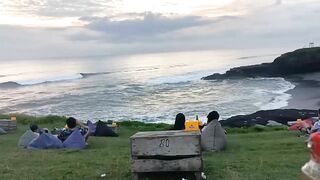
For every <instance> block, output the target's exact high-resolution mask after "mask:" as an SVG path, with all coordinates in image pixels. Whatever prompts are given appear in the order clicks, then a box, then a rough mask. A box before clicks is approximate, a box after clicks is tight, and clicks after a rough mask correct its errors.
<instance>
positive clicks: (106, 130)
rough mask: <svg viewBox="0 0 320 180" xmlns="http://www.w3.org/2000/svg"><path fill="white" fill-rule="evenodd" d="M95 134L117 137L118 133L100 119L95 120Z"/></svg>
mask: <svg viewBox="0 0 320 180" xmlns="http://www.w3.org/2000/svg"><path fill="white" fill-rule="evenodd" d="M94 135H95V136H111V137H117V136H118V134H116V133H115V132H114V131H113V130H112V129H111V128H110V127H108V125H107V124H106V123H104V122H102V121H98V122H97V129H96V132H95V133H94Z"/></svg>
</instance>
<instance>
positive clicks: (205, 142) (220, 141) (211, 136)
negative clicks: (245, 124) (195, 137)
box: [201, 111, 227, 151]
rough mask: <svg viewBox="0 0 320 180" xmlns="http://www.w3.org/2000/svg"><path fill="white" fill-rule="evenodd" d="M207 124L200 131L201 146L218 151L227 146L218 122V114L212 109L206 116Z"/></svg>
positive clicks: (223, 132) (206, 149)
mask: <svg viewBox="0 0 320 180" xmlns="http://www.w3.org/2000/svg"><path fill="white" fill-rule="evenodd" d="M207 118H208V124H207V125H206V127H205V128H203V130H202V133H201V146H202V149H203V150H205V151H219V150H223V149H225V148H226V146H227V137H226V134H225V131H224V129H223V128H222V126H221V124H220V123H219V121H218V119H219V114H218V112H216V111H212V112H210V113H209V115H208V116H207Z"/></svg>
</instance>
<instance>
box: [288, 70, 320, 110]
mask: <svg viewBox="0 0 320 180" xmlns="http://www.w3.org/2000/svg"><path fill="white" fill-rule="evenodd" d="M286 80H287V81H290V82H291V83H293V84H294V85H295V86H296V87H295V88H294V89H292V90H289V91H287V93H288V94H291V96H292V97H291V99H290V100H289V102H288V106H286V107H283V108H282V109H291V108H294V109H314V110H317V109H319V108H320V73H312V74H305V75H295V76H291V77H287V78H286Z"/></svg>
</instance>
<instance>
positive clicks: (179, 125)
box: [171, 113, 186, 130]
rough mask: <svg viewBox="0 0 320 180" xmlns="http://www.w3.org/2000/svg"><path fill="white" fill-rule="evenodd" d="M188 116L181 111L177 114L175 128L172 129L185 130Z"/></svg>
mask: <svg viewBox="0 0 320 180" xmlns="http://www.w3.org/2000/svg"><path fill="white" fill-rule="evenodd" d="M185 121H186V117H185V116H184V114H182V113H179V114H177V115H176V120H175V122H174V125H173V128H172V129H171V130H184V129H185Z"/></svg>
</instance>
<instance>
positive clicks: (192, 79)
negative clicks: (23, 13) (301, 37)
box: [0, 51, 294, 123]
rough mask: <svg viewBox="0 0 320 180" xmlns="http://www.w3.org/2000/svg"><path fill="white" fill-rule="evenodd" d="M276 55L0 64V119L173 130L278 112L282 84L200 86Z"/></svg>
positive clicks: (283, 101) (285, 85)
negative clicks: (128, 123)
mask: <svg viewBox="0 0 320 180" xmlns="http://www.w3.org/2000/svg"><path fill="white" fill-rule="evenodd" d="M278 55H280V54H279V53H273V52H268V53H266V52H264V51H263V52H258V51H250V52H249V51H200V52H199V51H196V52H174V53H154V54H152V53H151V54H144V55H127V56H121V57H86V58H64V59H63V58H60V59H34V60H23V59H20V60H10V61H9V60H7V61H5V60H1V61H0V62H1V64H0V70H1V71H0V113H26V114H30V115H34V116H43V115H49V114H50V115H62V116H73V117H76V118H78V119H80V120H83V121H86V120H94V121H95V120H116V121H125V120H137V121H143V122H165V123H173V122H174V118H175V115H176V114H177V113H179V112H182V113H184V114H185V115H186V117H187V119H195V117H196V115H198V116H199V118H200V119H201V120H206V118H205V117H206V115H207V114H208V113H209V112H210V111H212V110H216V111H218V112H219V113H220V116H221V119H225V118H228V117H230V116H233V115H239V114H248V113H253V112H255V111H257V110H264V109H275V108H281V107H284V106H286V105H287V101H288V100H289V99H290V95H289V94H287V93H286V91H288V90H290V89H292V88H294V85H293V84H291V83H290V82H287V81H285V80H284V79H283V78H247V79H239V80H221V81H215V80H214V81H204V80H201V77H204V76H207V75H210V74H212V73H215V72H219V73H223V72H225V71H226V70H227V69H229V68H232V67H237V66H242V65H250V64H257V63H261V62H271V61H273V60H274V59H275V58H276V57H277V56H278Z"/></svg>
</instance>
